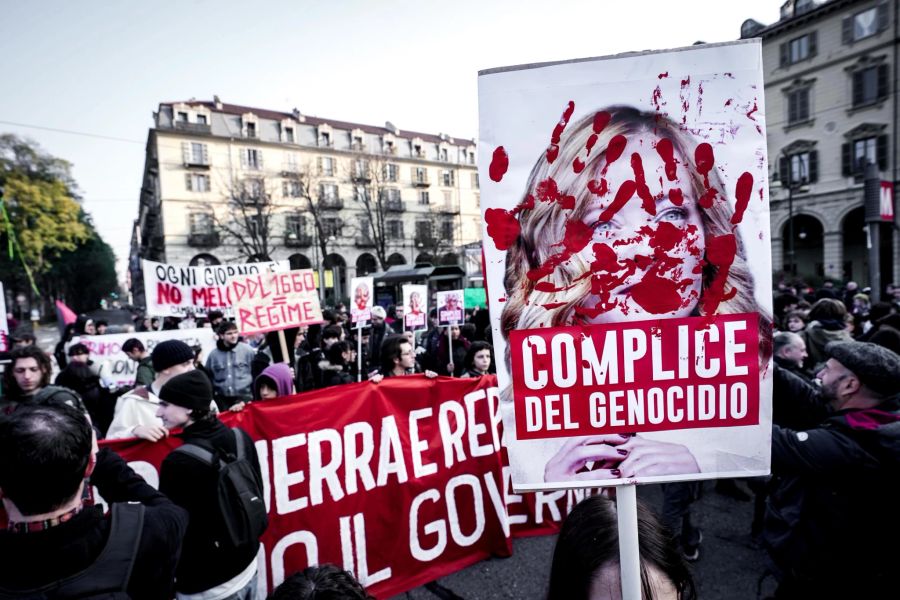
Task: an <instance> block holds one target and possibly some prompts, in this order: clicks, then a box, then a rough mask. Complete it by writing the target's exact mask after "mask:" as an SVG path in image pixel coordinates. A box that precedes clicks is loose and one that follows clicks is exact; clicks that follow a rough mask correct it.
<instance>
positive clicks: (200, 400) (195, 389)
mask: <svg viewBox="0 0 900 600" xmlns="http://www.w3.org/2000/svg"><path fill="white" fill-rule="evenodd" d="M212 397H213V388H212V384H211V383H210V382H209V377H207V376H206V374H205V373H204V372H203V371H199V370H197V369H193V370H191V371H188V372H187V373H182V374H181V375H176V376H175V377H173V378H172V379H170V380H169V381H167V382H166V384H165V385H164V386H162V389H161V390H160V391H159V399H160V400H162V401H164V402H168V403H169V404H174V405H176V406H180V407H182V408H189V409H191V410H204V409H209V403H210V401H211V400H212Z"/></svg>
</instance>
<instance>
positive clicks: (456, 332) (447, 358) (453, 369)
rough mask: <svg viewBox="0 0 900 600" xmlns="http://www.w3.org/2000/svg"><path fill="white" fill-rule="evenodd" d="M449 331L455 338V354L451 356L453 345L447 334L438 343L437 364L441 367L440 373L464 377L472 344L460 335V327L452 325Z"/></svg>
mask: <svg viewBox="0 0 900 600" xmlns="http://www.w3.org/2000/svg"><path fill="white" fill-rule="evenodd" d="M449 329H450V336H451V337H452V338H453V344H452V350H453V352H452V355H451V352H450V350H451V343H450V340H448V339H447V336H446V334H445V335H444V336H443V337H441V339H440V342H439V343H438V353H437V362H438V365H439V367H440V368H439V369H438V373H440V374H441V375H450V376H451V377H458V376H460V375H462V372H463V365H464V363H465V361H466V353H467V352H468V351H469V345H470V343H469V340H467V339H466V338H464V337H462V335H460V327H459V325H451V326H450V328H449Z"/></svg>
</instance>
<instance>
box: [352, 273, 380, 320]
mask: <svg viewBox="0 0 900 600" xmlns="http://www.w3.org/2000/svg"><path fill="white" fill-rule="evenodd" d="M374 287H375V279H374V278H372V277H354V278H352V279H351V280H350V297H351V298H353V302H352V303H351V304H350V320H351V321H352V322H353V323H365V322H366V321H370V320H372V290H373V288H374Z"/></svg>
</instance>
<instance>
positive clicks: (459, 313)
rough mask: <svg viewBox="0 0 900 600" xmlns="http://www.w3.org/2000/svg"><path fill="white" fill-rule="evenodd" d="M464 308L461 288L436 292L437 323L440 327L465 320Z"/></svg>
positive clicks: (457, 323) (458, 323)
mask: <svg viewBox="0 0 900 600" xmlns="http://www.w3.org/2000/svg"><path fill="white" fill-rule="evenodd" d="M465 309H466V305H465V304H464V303H463V291H462V290H449V291H446V292H438V293H437V311H438V325H440V326H441V327H444V326H447V325H460V324H462V323H463V321H465Z"/></svg>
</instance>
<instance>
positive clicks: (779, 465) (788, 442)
mask: <svg viewBox="0 0 900 600" xmlns="http://www.w3.org/2000/svg"><path fill="white" fill-rule="evenodd" d="M825 356H826V362H825V365H824V367H823V368H822V369H821V370H820V371H819V373H818V374H817V377H818V378H819V379H820V380H821V387H820V388H819V389H816V388H814V387H813V386H812V385H810V384H808V383H805V382H803V381H802V380H800V379H799V378H796V377H791V376H790V374H787V375H786V377H787V378H788V379H789V381H791V382H792V386H793V387H791V388H790V394H789V395H786V394H783V390H784V389H785V388H783V387H779V385H778V373H777V369H776V392H775V403H776V405H777V404H779V403H788V404H791V405H792V406H793V408H792V412H793V413H794V414H795V415H797V416H796V417H795V418H794V420H795V421H796V422H798V423H799V424H800V425H802V426H803V427H802V429H788V428H786V427H782V426H779V425H778V424H776V425H774V426H773V430H772V473H773V475H774V476H775V478H776V479H775V484H776V485H775V489H774V490H773V491H772V493H771V494H770V496H769V501H768V508H767V512H766V520H765V529H764V531H763V538H764V542H765V546H766V549H767V550H768V552H769V556H770V557H771V559H772V562H773V564H774V565H775V567H776V576H777V577H778V579H779V586H778V591H777V592H776V597H777V598H887V597H892V595H893V593H894V591H895V588H896V581H895V580H896V577H895V571H896V560H895V556H894V553H893V552H890V551H889V550H886V549H889V548H891V547H893V544H894V543H895V542H896V540H897V539H898V537H900V522H898V521H897V519H894V518H893V516H892V515H893V514H894V512H895V511H896V507H897V506H898V505H900V490H898V485H897V472H898V468H900V427H898V423H900V396H898V392H900V356H898V355H897V354H895V353H894V352H891V351H890V350H887V349H885V348H882V347H881V346H877V345H875V344H870V343H865V342H853V341H851V342H835V343H831V344H829V345H828V346H827V347H826V348H825ZM783 396H784V397H783ZM823 401H824V402H826V403H827V405H826V406H823V405H822V402H823ZM803 411H805V412H806V413H807V415H805V416H806V421H807V422H806V423H803V422H802V419H803V417H804V415H803V414H802V413H803ZM814 422H818V423H817V424H816V425H811V426H810V425H809V423H814Z"/></svg>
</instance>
